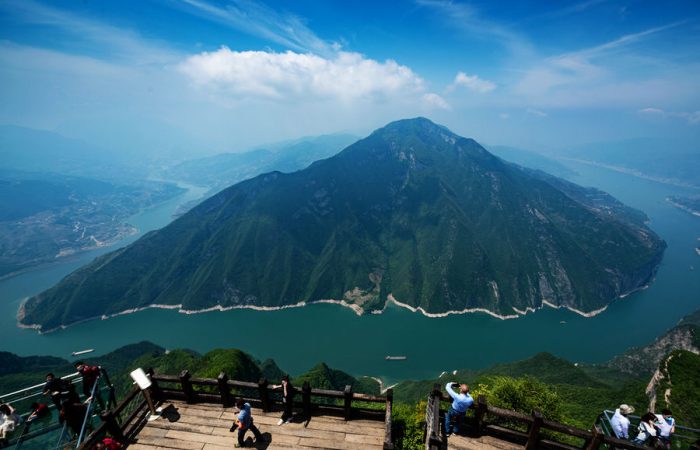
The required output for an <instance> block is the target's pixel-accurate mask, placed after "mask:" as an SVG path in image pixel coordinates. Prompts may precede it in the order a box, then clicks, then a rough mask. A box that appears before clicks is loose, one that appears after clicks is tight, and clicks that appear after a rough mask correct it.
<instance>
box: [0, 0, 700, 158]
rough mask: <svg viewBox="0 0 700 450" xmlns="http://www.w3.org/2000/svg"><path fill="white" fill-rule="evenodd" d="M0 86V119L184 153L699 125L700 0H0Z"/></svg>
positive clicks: (528, 143)
mask: <svg viewBox="0 0 700 450" xmlns="http://www.w3.org/2000/svg"><path fill="white" fill-rule="evenodd" d="M0 95H1V97H2V100H3V101H2V102H0V124H15V125H22V126H27V127H33V128H40V129H48V130H56V131H59V132H61V133H63V134H66V135H68V136H73V137H78V138H82V139H85V140H88V141H91V142H97V143H100V144H102V145H103V146H104V147H107V148H112V149H115V150H121V149H126V148H128V149H130V150H134V149H136V150H138V151H148V150H152V151H160V152H170V151H176V152H179V154H187V155H197V154H206V153H213V152H219V151H237V150H242V149H245V148H248V147H250V146H253V145H256V144H260V143H265V142H271V141H276V140H282V139H290V138H295V137H298V136H302V135H313V134H322V133H330V132H336V131H350V132H354V133H358V134H365V133H367V132H368V131H371V130H372V129H374V128H377V127H380V126H382V125H384V124H385V123H387V122H389V121H392V120H396V119H399V118H404V117H412V116H417V115H423V116H427V117H429V118H431V119H433V120H435V121H437V122H439V123H442V124H445V125H447V126H449V127H450V128H451V129H453V130H454V131H455V132H457V133H459V134H462V135H465V136H469V137H474V138H476V139H477V140H479V141H481V142H483V143H486V144H507V145H516V146H520V147H525V148H531V149H536V150H537V149H543V150H546V149H551V148H556V147H561V146H567V145H574V144H579V143H584V142H593V141H606V140H618V139H627V138H636V137H647V136H649V137H674V138H681V139H684V140H686V141H689V142H698V137H700V3H699V2H697V1H665V2H650V1H605V0H583V1H574V2H552V1H547V2H544V1H541V2H527V1H519V2H512V3H508V2H486V1H483V2H467V1H463V2H462V1H444V0H413V1H385V2H362V1H352V2H350V1H348V2H339V1H321V0H317V1H310V0H299V1H295V2H288V1H280V2H272V1H269V2H260V1H257V0H219V1H215V0H138V1H133V0H121V1H113V2H107V1H90V0H84V1H76V0H64V1H51V2H49V1H39V0H16V1H14V0H0Z"/></svg>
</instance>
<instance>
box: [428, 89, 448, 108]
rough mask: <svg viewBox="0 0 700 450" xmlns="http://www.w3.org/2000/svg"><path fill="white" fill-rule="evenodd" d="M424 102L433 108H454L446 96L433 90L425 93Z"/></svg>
mask: <svg viewBox="0 0 700 450" xmlns="http://www.w3.org/2000/svg"><path fill="white" fill-rule="evenodd" d="M423 102H424V103H425V104H427V105H428V106H430V107H433V108H438V109H446V110H448V111H449V110H451V109H452V107H451V106H450V104H449V103H447V101H446V100H445V99H444V98H442V97H440V96H439V95H437V94H435V93H432V92H428V93H427V94H423Z"/></svg>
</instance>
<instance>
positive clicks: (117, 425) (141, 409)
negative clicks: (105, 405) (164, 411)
mask: <svg viewBox="0 0 700 450" xmlns="http://www.w3.org/2000/svg"><path fill="white" fill-rule="evenodd" d="M147 411H148V408H147V404H146V399H145V398H144V397H143V396H142V395H141V391H140V390H139V389H138V387H133V388H131V390H130V391H129V392H128V393H127V394H126V396H125V397H124V398H123V399H122V400H121V401H120V402H119V403H117V405H116V406H115V407H114V408H113V409H108V410H106V411H102V412H101V413H100V419H102V423H101V424H100V425H99V426H98V427H97V428H95V430H93V432H92V433H90V434H89V435H88V436H87V437H86V438H85V440H84V441H83V443H82V444H81V445H80V447H78V448H79V450H90V449H92V448H93V447H94V446H95V445H96V444H97V443H98V442H99V441H100V440H101V439H102V438H103V437H104V436H105V435H106V434H107V433H109V434H110V435H111V436H112V437H114V438H115V439H117V440H118V441H121V442H124V441H127V440H128V439H130V438H131V437H133V433H135V432H136V430H137V423H138V422H139V420H137V418H139V417H145V415H146V413H147Z"/></svg>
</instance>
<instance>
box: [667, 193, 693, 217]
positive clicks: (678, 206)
mask: <svg viewBox="0 0 700 450" xmlns="http://www.w3.org/2000/svg"><path fill="white" fill-rule="evenodd" d="M666 201H667V202H669V203H670V204H671V205H673V206H675V207H676V208H678V209H680V210H681V211H685V212H687V213H688V214H691V215H693V216H695V217H700V212H698V211H695V210H694V209H693V208H689V207H687V206H685V205H682V204H680V203H677V202H674V201H673V200H671V197H666Z"/></svg>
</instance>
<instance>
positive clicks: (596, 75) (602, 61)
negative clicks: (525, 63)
mask: <svg viewBox="0 0 700 450" xmlns="http://www.w3.org/2000/svg"><path fill="white" fill-rule="evenodd" d="M683 23H684V22H675V23H671V24H667V25H664V26H660V27H654V28H649V29H647V30H644V31H641V32H638V33H632V34H627V35H623V36H621V37H619V38H616V39H613V40H610V41H608V42H604V43H602V44H599V45H596V46H592V47H588V48H584V49H580V50H577V51H573V52H567V53H562V54H559V55H555V56H551V57H548V58H545V59H542V60H540V61H539V62H536V63H535V64H533V65H531V67H530V68H529V69H528V70H526V71H525V72H524V74H523V75H522V76H521V77H520V78H519V79H518V80H517V81H515V82H514V84H513V94H514V96H516V97H518V98H520V99H521V100H524V101H526V102H527V103H528V104H530V105H537V106H540V107H541V106H545V107H571V106H574V107H590V106H601V105H602V106H611V105H615V106H627V107H629V106H630V105H635V106H639V105H640V103H641V104H643V103H647V102H649V103H653V102H655V101H656V100H657V99H663V98H666V99H671V98H673V99H674V100H675V99H681V98H682V97H683V96H684V95H685V97H687V92H688V88H689V86H688V84H689V82H688V78H687V69H684V70H679V69H677V68H676V65H674V64H673V62H672V61H662V60H659V59H657V58H652V57H649V56H646V54H645V53H646V52H649V51H650V50H649V49H650V48H652V46H649V45H646V44H645V45H641V44H642V43H643V41H645V40H648V39H651V38H653V37H655V36H657V35H659V34H661V33H663V32H665V31H667V30H669V29H672V28H676V27H678V26H680V25H682V24H683ZM679 81H680V82H679ZM691 89H693V88H691Z"/></svg>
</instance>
